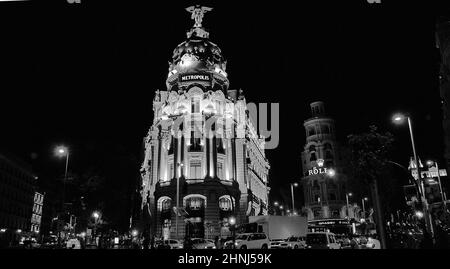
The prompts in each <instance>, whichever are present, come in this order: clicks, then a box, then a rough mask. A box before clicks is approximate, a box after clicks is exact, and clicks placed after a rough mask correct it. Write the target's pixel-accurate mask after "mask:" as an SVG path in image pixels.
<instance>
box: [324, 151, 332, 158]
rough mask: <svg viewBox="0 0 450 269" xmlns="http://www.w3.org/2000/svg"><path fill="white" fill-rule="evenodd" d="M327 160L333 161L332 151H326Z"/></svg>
mask: <svg viewBox="0 0 450 269" xmlns="http://www.w3.org/2000/svg"><path fill="white" fill-rule="evenodd" d="M325 159H333V153H331V151H330V150H327V151H325Z"/></svg>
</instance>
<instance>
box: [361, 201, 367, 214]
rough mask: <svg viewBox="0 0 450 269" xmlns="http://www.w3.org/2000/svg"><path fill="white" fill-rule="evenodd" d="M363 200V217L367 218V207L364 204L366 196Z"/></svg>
mask: <svg viewBox="0 0 450 269" xmlns="http://www.w3.org/2000/svg"><path fill="white" fill-rule="evenodd" d="M361 201H362V207H363V218H364V219H365V218H366V207H365V206H364V198H362V199H361Z"/></svg>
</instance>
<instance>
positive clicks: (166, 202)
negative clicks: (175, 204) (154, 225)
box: [158, 196, 172, 212]
mask: <svg viewBox="0 0 450 269" xmlns="http://www.w3.org/2000/svg"><path fill="white" fill-rule="evenodd" d="M171 207H172V199H170V197H167V196H163V197H160V198H159V199H158V211H161V212H167V211H170V208H171Z"/></svg>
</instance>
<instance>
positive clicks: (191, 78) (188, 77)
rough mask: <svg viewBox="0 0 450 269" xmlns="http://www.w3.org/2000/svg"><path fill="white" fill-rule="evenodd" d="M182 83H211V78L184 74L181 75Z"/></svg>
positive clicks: (205, 75)
mask: <svg viewBox="0 0 450 269" xmlns="http://www.w3.org/2000/svg"><path fill="white" fill-rule="evenodd" d="M180 81H181V82H188V81H208V82H209V81H211V77H210V76H209V75H208V74H184V75H180Z"/></svg>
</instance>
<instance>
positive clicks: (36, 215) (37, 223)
mask: <svg viewBox="0 0 450 269" xmlns="http://www.w3.org/2000/svg"><path fill="white" fill-rule="evenodd" d="M43 206H44V194H42V193H39V192H35V193H34V205H33V212H32V215H31V232H34V233H37V234H38V233H40V231H41V222H42V221H41V220H42V207H43Z"/></svg>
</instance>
